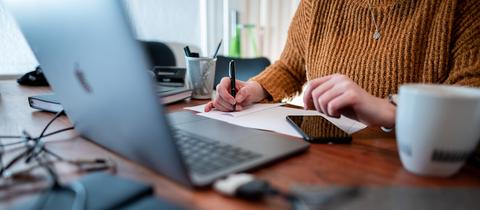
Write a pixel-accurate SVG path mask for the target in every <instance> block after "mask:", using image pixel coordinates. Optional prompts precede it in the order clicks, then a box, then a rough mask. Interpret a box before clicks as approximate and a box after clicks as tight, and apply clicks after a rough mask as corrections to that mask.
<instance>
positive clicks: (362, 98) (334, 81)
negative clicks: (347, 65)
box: [303, 74, 396, 128]
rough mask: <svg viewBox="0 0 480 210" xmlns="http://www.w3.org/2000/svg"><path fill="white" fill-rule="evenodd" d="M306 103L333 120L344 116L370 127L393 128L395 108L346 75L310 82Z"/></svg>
mask: <svg viewBox="0 0 480 210" xmlns="http://www.w3.org/2000/svg"><path fill="white" fill-rule="evenodd" d="M303 102H304V103H305V108H306V109H316V110H317V111H319V112H322V113H324V114H326V115H328V116H331V117H337V118H338V117H340V115H344V116H346V117H349V118H351V119H355V120H358V121H360V122H362V123H365V124H367V125H370V126H383V127H387V128H392V127H393V126H394V125H395V110H396V107H395V106H394V105H392V104H391V103H390V102H388V100H386V99H381V98H377V97H375V96H373V95H370V94H369V93H368V92H367V91H365V90H363V89H362V88H361V87H360V86H358V85H357V84H356V83H355V82H354V81H352V80H351V79H350V78H348V77H347V76H345V75H341V74H333V75H329V76H325V77H322V78H317V79H314V80H312V81H310V82H309V85H308V87H307V89H306V90H305V94H304V96H303Z"/></svg>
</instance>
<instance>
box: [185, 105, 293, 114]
mask: <svg viewBox="0 0 480 210" xmlns="http://www.w3.org/2000/svg"><path fill="white" fill-rule="evenodd" d="M284 104H285V103H272V104H267V103H265V104H253V105H251V106H248V107H245V108H244V109H243V110H242V111H238V112H221V111H218V110H215V109H214V110H212V111H210V112H208V113H209V114H210V115H229V116H232V117H241V116H244V115H248V114H251V113H254V112H259V111H262V110H266V109H271V108H274V107H279V106H281V105H284ZM206 105H207V104H202V105H198V106H193V107H186V108H185V109H186V110H192V111H195V112H202V113H203V112H205V106H206Z"/></svg>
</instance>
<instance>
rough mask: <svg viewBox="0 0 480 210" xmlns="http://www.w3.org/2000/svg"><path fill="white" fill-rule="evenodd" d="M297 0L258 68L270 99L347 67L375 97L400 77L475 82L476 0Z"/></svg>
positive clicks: (479, 37)
mask: <svg viewBox="0 0 480 210" xmlns="http://www.w3.org/2000/svg"><path fill="white" fill-rule="evenodd" d="M368 2H369V0H302V1H301V3H300V5H299V7H298V9H297V11H296V14H295V16H294V18H293V20H292V23H291V25H290V29H289V32H288V39H287V43H286V45H285V48H284V50H283V53H282V55H281V57H280V59H279V60H278V61H276V62H275V63H274V64H272V65H271V66H269V67H268V68H267V69H266V70H265V71H263V72H262V73H261V74H259V75H258V76H256V77H254V78H252V79H253V80H255V81H257V82H259V83H260V84H261V85H262V86H263V88H265V90H266V91H267V92H268V93H269V94H270V95H271V96H272V99H273V100H274V101H279V100H281V99H283V98H289V97H293V96H295V95H296V94H298V93H299V92H300V91H301V90H302V86H303V85H304V84H305V82H306V81H308V80H312V79H315V78H319V77H322V76H326V75H330V74H334V73H340V74H345V75H347V76H348V77H350V78H351V79H352V80H353V81H355V82H356V83H357V84H358V85H360V86H361V87H362V88H364V89H365V90H366V91H368V92H369V93H370V94H372V95H374V96H377V97H386V96H387V95H388V94H390V93H396V92H397V90H398V87H399V86H400V85H401V84H404V83H419V82H421V83H444V84H456V85H468V86H476V87H480V0H370V3H371V6H372V10H373V12H374V15H375V19H376V21H377V24H378V26H379V28H380V33H381V35H382V36H381V38H380V39H379V40H374V39H373V38H372V37H373V33H374V31H375V26H374V23H373V21H372V17H371V14H370V11H369V9H368V8H369V7H368V5H369V4H368Z"/></svg>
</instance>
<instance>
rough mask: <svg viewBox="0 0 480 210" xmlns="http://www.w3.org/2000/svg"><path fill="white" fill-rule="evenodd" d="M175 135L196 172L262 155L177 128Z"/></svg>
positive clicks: (184, 155)
mask: <svg viewBox="0 0 480 210" xmlns="http://www.w3.org/2000/svg"><path fill="white" fill-rule="evenodd" d="M174 136H175V139H176V143H177V145H178V148H179V149H180V152H181V153H182V155H183V157H184V159H185V161H186V163H187V166H188V167H189V169H190V170H191V171H192V172H193V173H196V174H201V175H205V174H210V173H212V172H216V171H219V170H222V169H225V168H230V167H233V166H235V165H238V164H241V163H244V162H246V161H250V160H253V159H257V158H259V157H261V155H260V154H258V153H255V152H252V151H248V150H245V149H243V148H240V147H235V146H232V145H229V144H225V143H222V142H218V141H213V140H203V139H201V138H195V137H193V136H191V135H189V134H187V133H185V132H183V131H181V130H177V129H175V130H174Z"/></svg>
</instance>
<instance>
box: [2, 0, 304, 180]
mask: <svg viewBox="0 0 480 210" xmlns="http://www.w3.org/2000/svg"><path fill="white" fill-rule="evenodd" d="M3 3H4V4H5V6H6V8H7V9H8V11H10V12H11V13H12V14H13V16H14V17H15V19H16V20H17V23H18V25H19V26H20V29H21V30H22V32H23V34H24V36H25V38H26V40H27V42H28V43H29V45H30V47H31V48H32V50H33V52H34V54H35V56H36V57H37V59H38V61H39V62H40V63H41V66H42V68H43V69H44V72H45V75H46V77H47V79H48V81H49V83H50V84H51V86H52V89H53V90H54V91H55V94H56V95H57V96H58V98H59V100H60V102H61V103H62V105H63V107H64V109H65V112H66V113H67V115H68V117H69V119H70V120H71V122H72V123H73V124H74V126H75V130H76V131H77V132H78V133H80V134H81V135H82V136H84V137H86V138H87V139H89V140H92V141H94V142H96V143H98V144H100V145H102V146H104V147H106V148H108V149H110V150H113V151H115V152H117V153H120V154H121V155H123V156H125V157H127V158H129V159H132V160H134V161H136V162H139V163H141V164H143V165H146V166H148V167H150V168H152V169H154V170H155V171H157V172H159V173H161V174H163V175H165V176H167V177H169V178H171V179H173V180H175V181H177V182H179V183H182V184H184V185H189V186H205V185H208V184H210V183H211V182H212V181H213V180H215V179H216V178H219V177H222V176H225V175H227V174H229V173H231V172H237V171H243V170H248V169H250V168H252V167H256V166H258V165H261V164H264V163H266V162H271V161H273V160H276V159H278V158H281V157H284V156H287V155H290V154H293V153H296V152H300V151H304V150H305V149H307V148H308V144H306V143H304V142H302V141H298V140H297V141H292V140H291V139H289V138H286V137H284V136H281V135H276V134H270V133H267V132H264V131H257V130H252V129H246V128H238V127H236V126H233V125H229V124H228V125H225V123H222V124H220V123H219V122H215V121H214V120H209V119H203V118H202V119H200V118H199V117H196V118H195V116H191V117H192V120H190V121H186V122H182V123H175V122H173V121H172V125H173V127H176V128H180V129H185V130H186V131H188V132H192V133H196V134H198V133H202V132H205V130H203V131H202V129H200V130H199V126H205V128H211V129H210V130H217V129H218V130H220V129H223V130H225V129H226V130H228V129H230V131H231V132H233V133H235V132H242V133H247V134H248V135H249V136H250V139H245V140H241V141H237V142H229V143H232V144H233V145H236V144H238V145H240V146H242V147H245V148H247V149H253V150H256V152H260V153H261V154H263V155H264V158H262V159H260V160H257V161H254V162H250V163H247V164H241V165H239V166H237V167H235V168H232V169H230V170H226V171H219V172H218V173H215V174H213V175H209V176H198V175H191V173H190V172H189V170H188V169H187V167H186V165H185V163H184V161H183V158H182V156H181V154H180V152H179V151H178V149H177V146H176V143H175V141H174V139H173V137H172V131H171V129H172V128H171V126H169V120H168V119H167V117H166V115H165V111H164V109H163V107H162V105H161V104H160V102H159V100H158V97H157V96H156V87H155V84H154V82H153V81H152V78H151V76H150V75H149V74H148V72H147V71H146V70H147V69H148V66H149V61H148V60H147V56H146V54H145V52H144V50H143V48H142V47H141V45H140V44H139V43H138V41H137V40H136V39H135V35H134V33H133V32H132V30H131V27H130V23H129V19H128V16H127V15H126V12H125V8H123V5H124V4H123V1H119V0H102V1H99V0H42V1H40V0H3ZM187 118H188V117H187ZM195 121H202V123H198V122H195ZM195 123H196V124H195ZM222 132H225V131H219V132H213V131H211V133H207V134H205V135H204V137H205V138H208V137H209V136H214V137H215V136H216V135H217V134H218V135H220V134H222ZM222 135H224V136H216V137H215V138H214V139H215V140H220V141H228V140H225V138H227V137H229V136H231V135H229V134H222ZM252 138H253V139H255V138H256V139H257V140H256V141H255V142H253V141H252ZM277 142H278V143H277ZM247 143H248V144H247ZM249 144H257V146H258V145H262V144H263V145H264V147H268V148H261V146H260V148H256V147H257V146H251V145H249ZM272 145H274V146H272Z"/></svg>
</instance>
